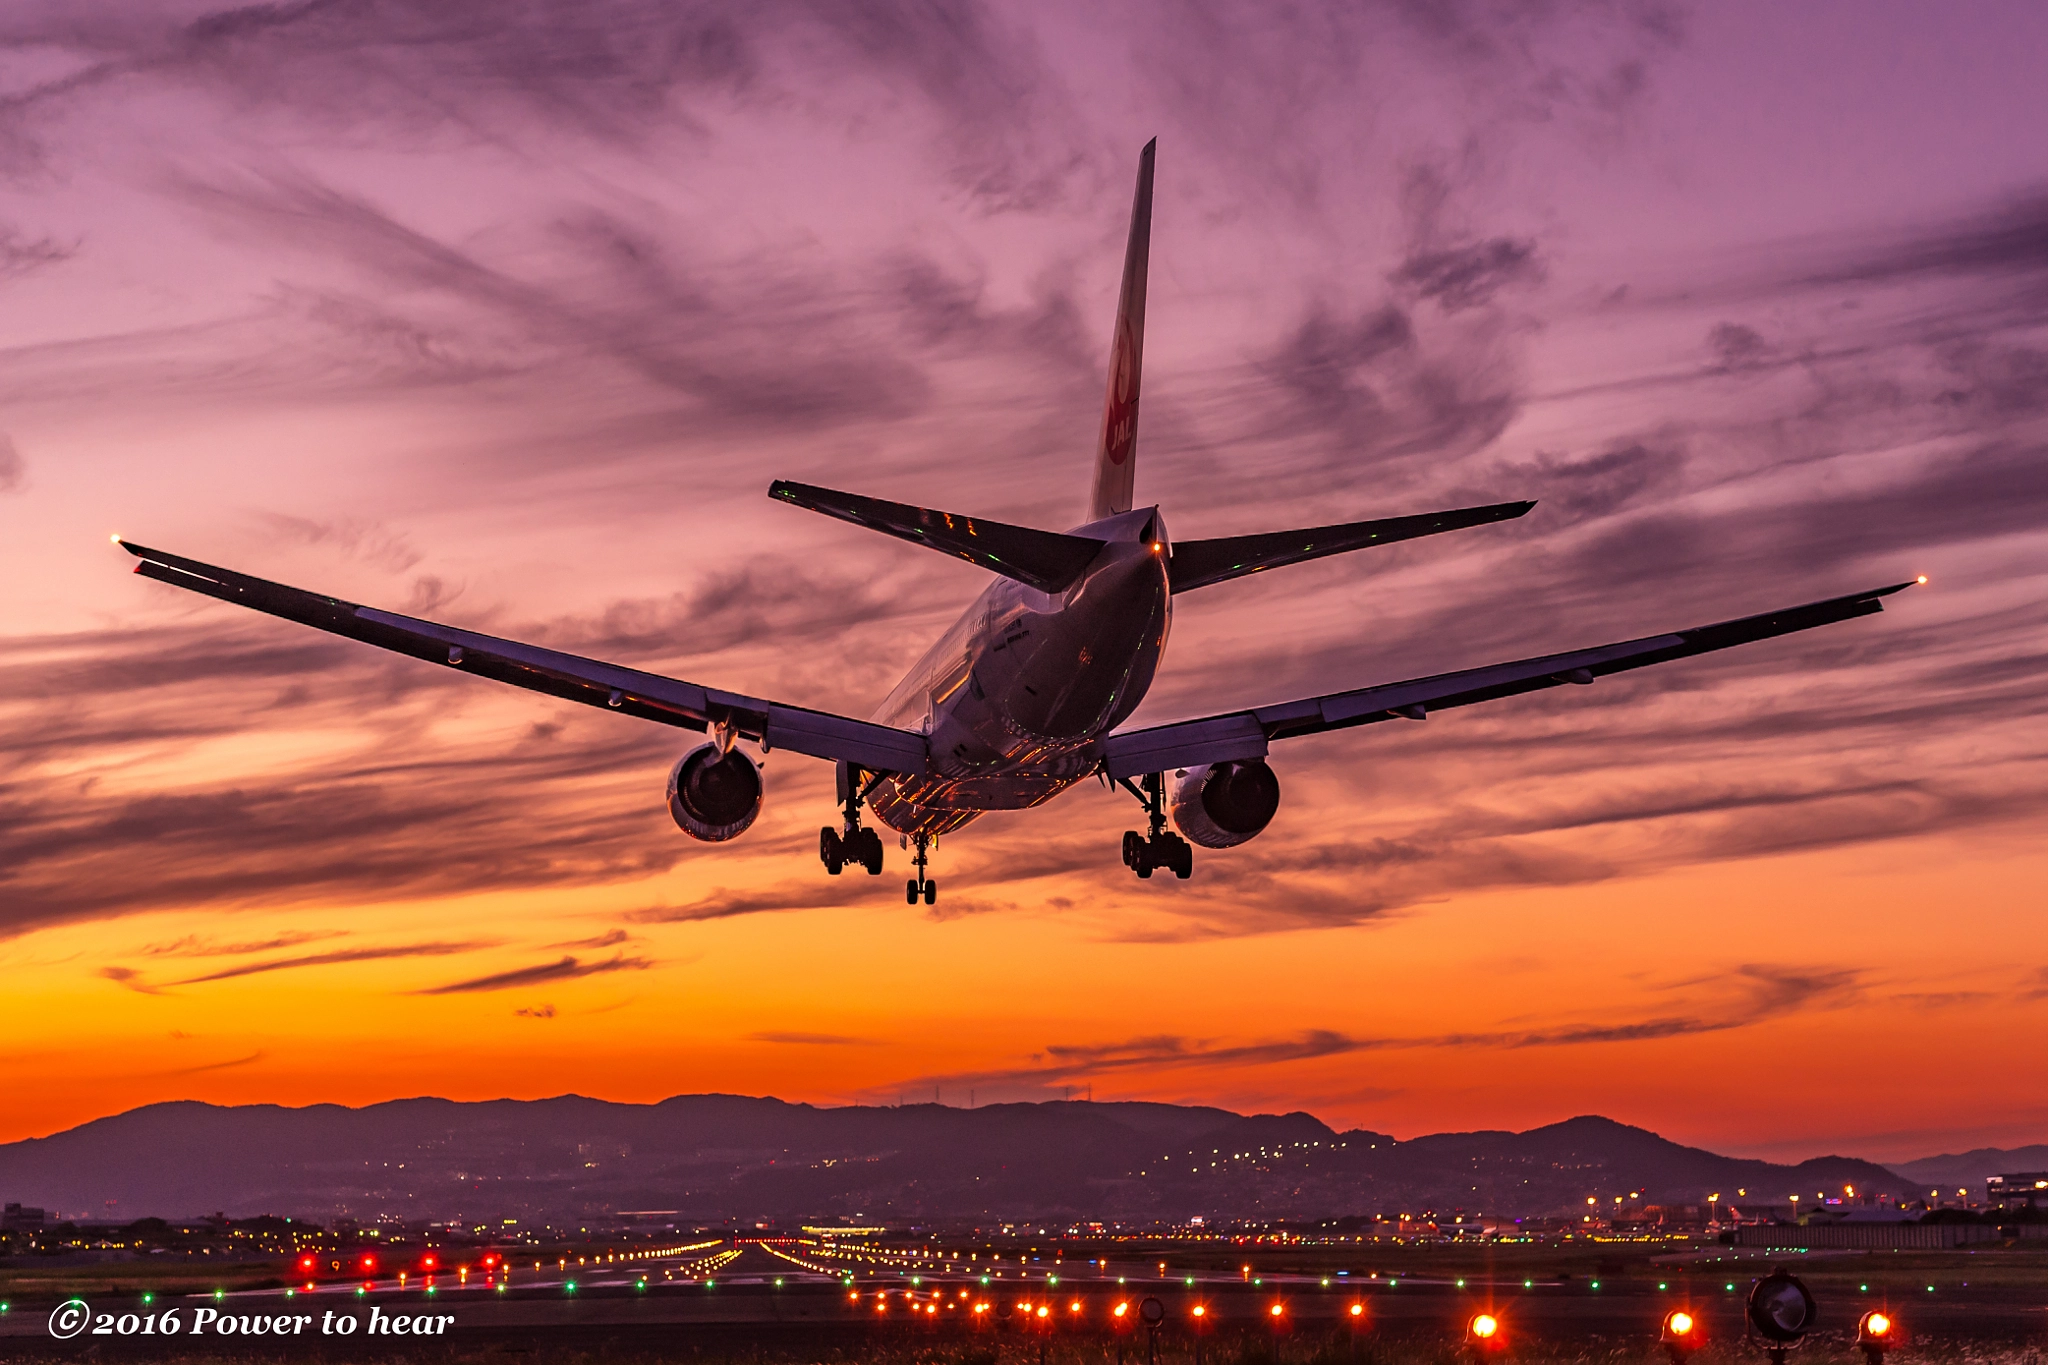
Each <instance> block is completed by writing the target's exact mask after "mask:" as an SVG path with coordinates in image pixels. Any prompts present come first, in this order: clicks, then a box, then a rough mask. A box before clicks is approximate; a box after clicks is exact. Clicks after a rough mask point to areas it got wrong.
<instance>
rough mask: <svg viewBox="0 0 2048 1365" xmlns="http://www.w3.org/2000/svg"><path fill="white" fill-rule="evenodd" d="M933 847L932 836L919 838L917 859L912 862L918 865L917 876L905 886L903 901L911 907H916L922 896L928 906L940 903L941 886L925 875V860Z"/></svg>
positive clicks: (919, 836)
mask: <svg viewBox="0 0 2048 1365" xmlns="http://www.w3.org/2000/svg"><path fill="white" fill-rule="evenodd" d="M931 847H932V840H931V836H930V835H928V834H920V835H918V836H917V857H916V858H915V859H913V860H912V861H913V862H915V863H916V865H917V875H916V876H915V877H912V878H911V879H910V880H909V881H907V882H905V883H904V884H903V899H904V900H905V901H906V902H907V903H909V904H911V905H916V904H917V902H918V898H919V897H920V896H922V897H923V898H924V903H925V904H926V905H936V904H938V902H939V884H938V883H937V882H935V881H933V880H932V879H931V878H930V877H927V876H925V875H924V871H925V860H926V857H927V855H928V854H930V852H931Z"/></svg>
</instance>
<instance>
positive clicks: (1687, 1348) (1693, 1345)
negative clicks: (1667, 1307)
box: [1657, 1308, 1706, 1365]
mask: <svg viewBox="0 0 2048 1365" xmlns="http://www.w3.org/2000/svg"><path fill="white" fill-rule="evenodd" d="M1657 1341H1658V1343H1659V1344H1660V1345H1662V1346H1663V1347H1664V1351H1665V1354H1667V1355H1669V1356H1670V1357H1671V1360H1672V1365H1678V1363H1679V1362H1681V1361H1683V1360H1684V1359H1685V1358H1686V1357H1687V1356H1689V1355H1691V1354H1692V1353H1693V1352H1694V1351H1697V1350H1698V1349H1699V1348H1700V1347H1701V1346H1703V1345H1705V1344H1706V1343H1705V1337H1704V1334H1703V1333H1702V1332H1701V1331H1700V1320H1699V1319H1698V1318H1697V1317H1695V1316H1693V1312H1692V1310H1691V1309H1689V1308H1674V1309H1672V1310H1671V1311H1670V1312H1669V1313H1666V1314H1665V1315H1664V1326H1663V1327H1662V1329H1660V1330H1659V1331H1658V1333H1657Z"/></svg>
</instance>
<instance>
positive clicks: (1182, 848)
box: [1117, 773, 1195, 881]
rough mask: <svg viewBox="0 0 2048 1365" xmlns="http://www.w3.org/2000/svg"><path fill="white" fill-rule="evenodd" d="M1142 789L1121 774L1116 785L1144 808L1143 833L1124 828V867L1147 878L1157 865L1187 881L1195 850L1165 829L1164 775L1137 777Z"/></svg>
mask: <svg viewBox="0 0 2048 1365" xmlns="http://www.w3.org/2000/svg"><path fill="white" fill-rule="evenodd" d="M1138 781H1139V782H1141V783H1143V784H1144V786H1143V789H1142V790H1140V789H1139V788H1138V787H1134V786H1132V785H1131V780H1130V779H1129V778H1128V777H1120V778H1118V779H1117V784H1118V785H1119V786H1121V787H1122V788H1123V789H1124V790H1125V791H1127V792H1129V793H1130V794H1131V795H1132V796H1135V797H1137V798H1138V804H1139V805H1141V806H1143V807H1144V808H1145V829H1146V832H1145V833H1144V834H1140V833H1138V831H1136V830H1134V829H1127V830H1125V831H1124V866H1125V867H1128V868H1129V869H1131V871H1133V872H1135V873H1137V874H1138V875H1139V876H1140V877H1141V878H1145V879H1147V880H1149V879H1150V878H1151V876H1152V874H1153V872H1155V871H1157V870H1158V869H1160V868H1165V869H1166V870H1167V871H1169V872H1171V873H1173V875H1174V876H1175V877H1177V878H1179V879H1180V880H1181V881H1186V880H1187V879H1188V878H1189V877H1191V876H1193V875H1194V872H1195V851H1194V849H1192V848H1190V847H1189V846H1188V841H1187V840H1185V839H1183V838H1181V837H1180V836H1179V835H1178V834H1168V833H1167V832H1166V775H1165V774H1164V773H1147V774H1145V775H1144V776H1143V777H1141V778H1139V779H1138Z"/></svg>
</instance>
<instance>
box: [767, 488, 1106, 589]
mask: <svg viewBox="0 0 2048 1365" xmlns="http://www.w3.org/2000/svg"><path fill="white" fill-rule="evenodd" d="M768 496H769V497H771V498H779V499H781V500H782V501H784V502H787V503H794V504H795V505H796V506H798V507H808V508H809V509H810V510H811V511H813V512H823V513H824V514H825V515H826V516H828V517H837V518H839V519H840V520H841V521H850V522H852V523H853V524H854V525H856V526H865V527H867V528H868V529H869V530H870V531H880V532H881V533H882V534H883V535H887V536H895V537H896V538H897V539H898V540H908V541H911V542H913V543H915V544H918V545H923V546H926V547H928V548H930V549H934V550H937V551H939V552H940V553H941V554H949V555H952V556H954V557H955V558H958V559H964V560H966V561H967V562H968V563H970V564H979V565H980V566H981V567H982V568H984V569H987V570H988V571H989V572H991V573H999V574H1001V575H1002V576H1003V577H1005V578H1014V579H1016V580H1017V581H1018V582H1019V583H1023V584H1026V585H1028V586H1030V587H1034V588H1036V589H1038V590H1039V591H1040V592H1064V591H1065V590H1066V589H1067V587H1068V586H1069V585H1070V584H1072V583H1073V581H1074V580H1075V579H1077V578H1079V577H1080V576H1081V573H1082V571H1083V570H1084V569H1086V568H1087V567H1088V566H1089V565H1090V564H1092V563H1094V562H1095V556H1097V555H1098V554H1100V553H1102V542H1101V541H1099V540H1089V539H1087V538H1086V537H1084V536H1065V535H1061V534H1059V533H1058V532H1057V531H1039V530H1034V529H1033V528H1031V527H1029V526H1011V525H1008V524H1006V523H1004V522H1000V521H986V520H984V519H982V518H980V517H964V516H961V515H960V514H959V513H957V512H936V511H933V510H932V509H931V508H929V507H912V506H911V505H910V504H909V503H905V502H884V501H883V500H882V499H880V498H863V497H861V496H859V495H858V494H855V493H840V492H835V491H834V490H832V489H830V488H814V487H812V486H811V485H810V484H806V483H790V482H789V481H788V480H786V479H777V480H776V481H775V482H774V483H771V484H769V485H768Z"/></svg>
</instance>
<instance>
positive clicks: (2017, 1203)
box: [8, 1171, 2048, 1209]
mask: <svg viewBox="0 0 2048 1365" xmlns="http://www.w3.org/2000/svg"><path fill="white" fill-rule="evenodd" d="M2043 1200H2048V1171H2010V1172H2007V1173H2006V1174H2004V1175H1987V1176H1985V1177H1984V1202H1985V1203H1986V1204H1989V1205H1991V1206H1992V1207H1994V1208H2000V1209H2033V1208H2039V1207H2040V1206H2041V1201H2043ZM8 1207H9V1208H12V1207H14V1206H13V1205H11V1204H10V1205H8Z"/></svg>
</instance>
